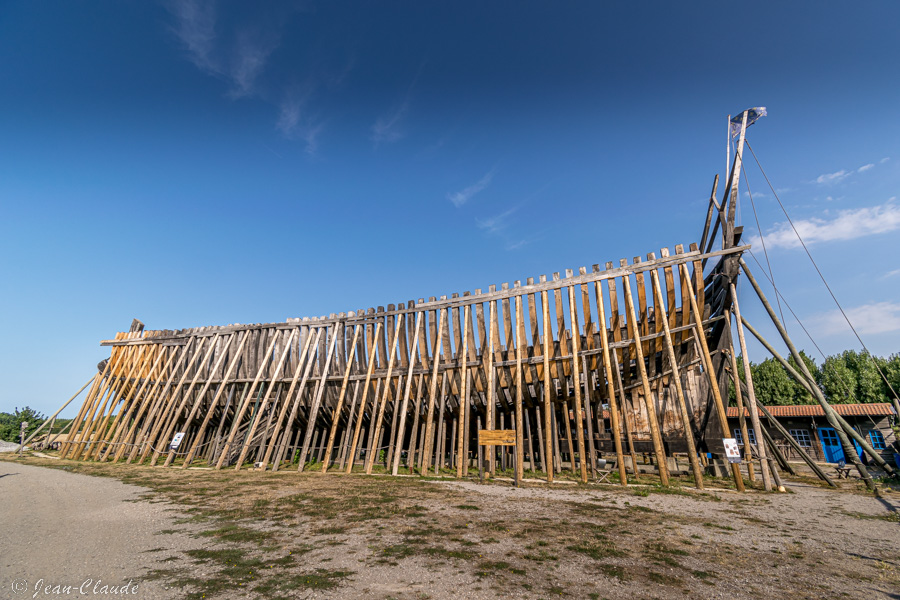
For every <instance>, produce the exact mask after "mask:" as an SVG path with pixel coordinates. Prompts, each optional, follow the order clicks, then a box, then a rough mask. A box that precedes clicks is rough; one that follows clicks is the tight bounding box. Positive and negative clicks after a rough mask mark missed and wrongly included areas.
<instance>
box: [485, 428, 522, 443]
mask: <svg viewBox="0 0 900 600" xmlns="http://www.w3.org/2000/svg"><path fill="white" fill-rule="evenodd" d="M516 439H517V435H516V430H515V429H490V430H488V429H479V430H478V445H479V446H515V445H516Z"/></svg>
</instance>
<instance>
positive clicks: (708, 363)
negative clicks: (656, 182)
mask: <svg viewBox="0 0 900 600" xmlns="http://www.w3.org/2000/svg"><path fill="white" fill-rule="evenodd" d="M678 266H679V267H680V268H681V271H680V274H681V277H682V281H687V287H688V298H689V299H690V306H691V314H692V315H693V318H694V328H695V332H696V334H697V336H696V338H697V342H698V344H699V346H700V357H701V359H702V361H703V370H704V371H706V377H707V380H708V381H709V388H710V390H711V391H712V395H713V403H714V404H715V407H716V414H717V415H718V417H719V425H720V426H721V428H722V434H723V435H728V416H727V414H726V412H725V405H724V403H723V402H722V394H721V392H720V391H719V383H718V381H716V374H715V370H714V369H713V364H712V357H711V356H710V354H709V346H708V345H707V344H706V332H704V331H703V313H701V312H700V309H699V308H697V298H696V296H695V294H694V286H693V284H692V283H691V281H690V274H689V273H688V270H687V267H686V266H685V265H684V264H681V265H678ZM731 474H732V476H733V477H734V485H735V487H737V490H738V491H739V492H743V491H744V489H745V488H744V478H743V476H742V475H741V467H740V465H738V464H736V463H731Z"/></svg>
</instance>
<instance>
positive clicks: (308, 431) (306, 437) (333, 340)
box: [297, 323, 344, 472]
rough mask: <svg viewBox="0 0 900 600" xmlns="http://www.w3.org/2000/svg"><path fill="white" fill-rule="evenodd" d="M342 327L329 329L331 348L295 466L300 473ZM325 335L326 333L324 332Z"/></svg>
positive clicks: (310, 410) (340, 324)
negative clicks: (339, 330) (339, 329)
mask: <svg viewBox="0 0 900 600" xmlns="http://www.w3.org/2000/svg"><path fill="white" fill-rule="evenodd" d="M339 327H344V324H343V323H335V324H334V325H333V326H332V329H331V346H329V348H328V354H327V355H326V356H325V365H324V366H323V367H322V377H321V379H319V382H318V386H317V387H316V393H315V396H314V397H313V402H312V406H310V408H309V415H308V418H307V422H306V435H304V436H303V447H302V448H301V449H300V459H299V461H298V462H299V464H298V465H297V471H298V472H302V471H303V469H305V468H306V456H307V453H308V452H309V447H310V446H309V444H310V439H311V437H312V433H313V429H314V428H315V426H316V419H317V418H318V416H319V407H320V406H321V405H322V395H323V394H324V393H325V385H326V381H325V377H326V376H327V375H328V369H329V367H330V366H331V359H332V357H333V356H334V349H335V346H336V345H337V340H338V332H337V330H338V328H339ZM326 335H327V331H326Z"/></svg>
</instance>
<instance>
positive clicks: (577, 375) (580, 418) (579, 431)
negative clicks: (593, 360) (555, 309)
mask: <svg viewBox="0 0 900 600" xmlns="http://www.w3.org/2000/svg"><path fill="white" fill-rule="evenodd" d="M569 319H571V321H572V385H573V387H574V388H575V435H576V437H577V439H578V462H579V464H580V467H581V482H582V483H587V480H588V472H587V462H586V461H585V457H586V456H585V450H584V411H583V410H582V402H581V368H580V367H579V364H578V353H579V352H580V351H581V347H580V346H581V330H580V328H579V326H578V313H577V311H576V310H575V288H574V287H573V286H569ZM585 385H587V382H585ZM572 460H573V461H574V460H575V459H574V457H573V458H572ZM572 466H573V467H574V464H573V465H572Z"/></svg>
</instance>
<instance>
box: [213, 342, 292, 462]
mask: <svg viewBox="0 0 900 600" xmlns="http://www.w3.org/2000/svg"><path fill="white" fill-rule="evenodd" d="M277 340H278V335H277V334H276V335H273V336H272V341H271V342H270V343H269V346H268V347H267V348H266V351H265V353H264V354H263V356H262V358H263V360H260V361H259V369H257V371H256V377H254V378H253V383H251V384H250V389H249V390H248V392H247V397H246V398H244V401H243V402H242V403H241V406H240V407H239V408H238V410H237V411H235V413H234V420H233V421H232V422H231V431H230V432H229V433H228V439H226V440H225V444H224V445H223V446H222V453H221V454H220V455H219V460H217V461H216V467H215V468H216V470H217V471H218V470H219V469H221V468H222V467H223V466H224V464H225V461H226V460H228V451H229V450H231V445H232V444H233V443H234V438H235V437H236V436H237V433H238V431H239V430H240V428H241V421H243V420H244V415H245V414H246V413H247V409H248V408H250V402H251V400H252V399H253V393H254V392H256V388H257V386H259V382H260V381H261V380H262V378H263V373H264V372H265V370H266V367H267V366H268V360H267V359H268V357H270V356H272V352H273V351H274V350H275V342H276V341H277ZM257 400H258V398H257ZM251 418H252V417H251Z"/></svg>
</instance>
